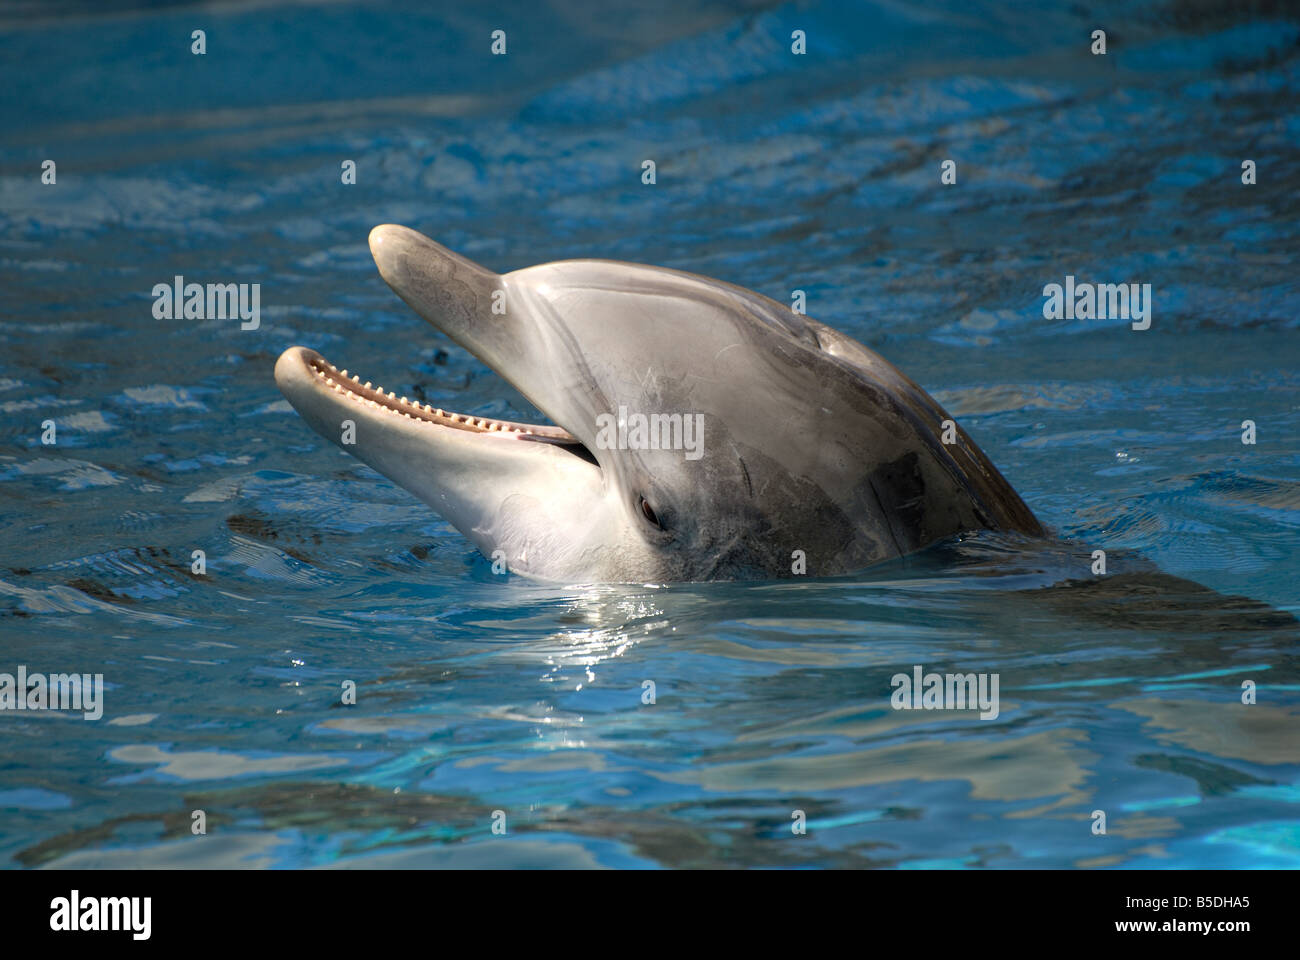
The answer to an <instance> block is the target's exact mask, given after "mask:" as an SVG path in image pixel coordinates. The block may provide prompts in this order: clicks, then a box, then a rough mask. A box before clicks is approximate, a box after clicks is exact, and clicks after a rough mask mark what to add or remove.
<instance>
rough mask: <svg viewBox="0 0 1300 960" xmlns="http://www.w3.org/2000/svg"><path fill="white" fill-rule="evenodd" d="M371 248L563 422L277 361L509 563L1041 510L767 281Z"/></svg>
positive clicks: (940, 530) (294, 393)
mask: <svg viewBox="0 0 1300 960" xmlns="http://www.w3.org/2000/svg"><path fill="white" fill-rule="evenodd" d="M370 249H371V252H372V254H373V255H374V258H375V262H376V264H377V265H378V267H379V272H380V274H381V275H382V276H383V278H384V280H385V281H386V282H387V283H388V285H389V286H390V287H392V289H393V290H394V291H395V292H396V293H397V294H398V295H399V296H400V297H401V298H402V299H403V300H405V301H406V302H407V303H408V304H409V305H410V306H411V307H412V308H413V309H414V310H415V311H416V313H418V314H420V315H421V316H422V317H424V318H425V319H426V320H427V321H429V322H430V323H431V324H433V326H435V327H437V328H438V329H439V330H441V331H442V332H443V333H444V334H446V335H447V336H448V337H450V338H451V339H452V340H453V341H455V342H456V343H458V344H460V345H461V346H462V347H464V348H465V349H467V350H469V351H470V352H471V353H473V354H474V355H475V356H477V357H478V358H479V359H480V360H482V361H483V362H484V363H485V364H487V365H488V366H489V367H491V368H492V369H493V370H494V371H496V372H497V373H498V374H500V375H501V376H502V377H503V378H504V379H505V380H507V381H509V382H510V383H511V384H512V385H513V386H514V387H515V388H516V389H518V390H519V392H520V393H522V394H523V395H524V396H525V397H526V398H527V399H528V400H529V401H530V402H532V403H533V405H534V406H536V407H537V409H538V410H540V411H541V412H542V413H543V414H544V415H545V416H546V417H548V418H549V419H550V420H551V421H552V425H534V424H522V423H511V422H506V421H492V420H484V419H477V418H472V417H466V416H463V415H460V414H455V413H451V412H447V411H443V410H440V409H434V408H431V407H429V406H427V405H424V404H419V403H416V402H414V401H410V400H407V399H406V398H404V397H403V398H398V397H396V396H395V395H394V394H392V393H384V391H383V390H382V389H381V388H378V387H375V386H373V385H371V384H370V383H369V382H363V381H362V380H361V379H360V377H357V376H352V377H349V376H348V374H347V371H346V370H339V369H338V368H336V367H335V366H334V365H332V364H330V363H329V362H328V361H326V360H325V359H324V358H323V357H321V356H320V355H319V354H317V353H315V352H314V351H311V350H307V349H305V348H302V347H291V348H290V349H289V350H287V351H285V353H284V354H283V355H282V356H281V357H280V359H279V360H278V361H277V363H276V369H275V377H276V382H277V383H278V384H279V386H280V389H281V390H282V391H283V392H284V394H285V396H286V397H287V398H288V399H289V402H290V403H291V404H292V405H293V406H294V408H295V409H296V410H297V411H298V412H299V413H300V414H301V415H302V416H303V418H304V419H306V420H307V422H308V423H309V424H310V425H311V426H312V427H313V428H314V429H315V430H316V431H317V432H319V433H321V434H322V435H323V436H325V437H327V438H329V439H330V440H333V441H334V442H335V443H339V444H340V445H341V446H342V447H343V449H345V450H347V451H348V452H350V453H353V454H355V455H356V456H357V457H358V458H360V459H361V460H363V461H365V462H366V463H368V464H370V465H371V466H372V467H374V468H375V469H376V470H378V471H379V472H380V473H383V474H384V475H386V476H388V477H389V478H391V479H393V480H394V481H395V482H397V483H398V484H400V485H401V486H402V487H404V488H406V489H407V490H409V491H411V492H412V493H413V494H415V495H416V496H417V497H419V498H420V499H421V500H423V501H424V502H425V503H427V504H429V505H430V506H431V507H432V508H433V509H434V510H436V511H437V512H438V513H440V514H441V515H442V516H443V517H444V518H445V519H447V521H448V522H450V523H451V524H452V525H453V526H455V527H456V528H457V529H458V530H460V531H461V532H462V533H463V534H465V536H467V537H468V538H469V539H470V540H471V541H473V542H474V544H475V545H476V546H477V547H478V548H479V550H480V551H481V552H482V553H483V554H484V555H485V556H488V557H495V558H499V559H504V560H505V561H506V563H507V565H508V567H509V568H510V569H511V570H512V571H515V572H518V573H523V574H525V575H529V576H532V577H536V578H539V579H545V580H555V581H565V582H593V581H605V582H613V581H639V582H647V581H653V582H663V581H671V580H708V579H735V578H752V577H779V576H789V575H791V573H792V572H793V573H802V572H805V571H806V572H807V573H810V574H814V575H817V574H821V575H828V574H836V573H844V572H848V571H851V570H854V569H858V568H861V567H864V566H867V565H869V564H871V563H873V562H876V561H879V560H884V559H887V558H889V557H894V556H899V555H902V554H905V553H908V552H910V551H912V550H916V549H919V548H920V547H923V546H925V545H926V544H928V543H931V542H933V541H935V540H937V539H940V538H942V537H946V536H950V535H952V534H955V533H959V532H961V531H964V530H974V529H979V528H993V529H1012V530H1019V531H1023V532H1026V533H1030V534H1038V533H1041V528H1040V527H1039V526H1038V523H1037V521H1036V520H1035V519H1034V517H1033V514H1032V513H1030V511H1029V510H1028V508H1027V507H1025V505H1024V503H1023V502H1021V500H1020V498H1019V497H1018V496H1017V495H1016V494H1015V492H1014V491H1013V490H1012V489H1011V488H1010V486H1009V485H1008V484H1007V483H1006V481H1005V480H1004V479H1003V478H1002V476H1001V475H1000V474H999V473H998V472H997V470H996V469H995V468H994V467H993V466H992V464H991V463H989V461H988V460H987V458H986V457H985V456H984V454H983V453H982V452H981V451H980V450H979V448H978V447H976V446H975V445H974V443H973V442H972V441H971V440H970V439H969V438H968V437H967V436H966V435H965V433H964V432H962V431H961V430H960V428H957V427H956V425H955V424H952V423H951V418H949V417H948V416H947V414H946V413H944V411H943V410H942V409H941V408H940V407H939V406H938V404H936V403H935V401H934V400H933V399H931V398H930V397H929V396H928V395H927V394H925V392H924V391H923V390H921V388H920V387H918V386H917V385H916V384H914V383H912V381H910V380H908V379H907V378H906V377H905V376H904V375H903V374H902V373H900V372H899V371H898V370H897V369H895V368H894V367H893V366H892V365H890V364H889V363H888V362H887V361H885V360H883V359H882V358H881V357H879V356H877V355H876V354H874V353H873V352H871V351H870V350H868V349H867V348H866V347H863V346H862V345H860V344H858V343H856V342H854V341H852V340H850V339H849V338H847V337H844V336H843V335H841V334H839V333H836V332H835V331H833V330H831V329H830V328H828V327H825V326H823V325H821V324H818V323H816V322H814V321H812V320H810V319H808V318H806V317H803V316H801V315H798V314H795V313H793V312H791V310H790V309H789V308H787V307H785V306H784V305H782V304H780V303H777V302H776V301H773V300H770V299H768V298H766V297H763V296H760V295H758V294H755V293H753V292H751V291H748V290H745V289H743V288H740V287H736V286H733V285H731V284H727V283H723V282H720V281H716V280H711V279H708V278H705V277H700V276H695V275H693V274H688V273H682V272H679V271H675V270H667V269H662V268H658V267H650V266H642V265H636V264H627V263H618V262H614V261H604V260H573V261H563V262H558V263H548V264H542V265H540V266H535V267H529V268H527V269H523V270H517V271H515V272H513V273H507V274H504V275H497V274H495V273H493V272H491V271H489V270H487V269H485V268H483V267H481V266H479V265H478V264H475V263H473V262H471V261H469V260H467V259H465V258H464V257H461V256H460V255H458V254H456V253H454V252H452V251H450V250H448V249H446V248H445V247H442V246H440V245H439V244H437V243H435V242H434V241H433V240H430V239H429V238H428V237H425V236H423V235H422V234H419V233H417V232H415V231H413V230H410V229H407V228H405V227H400V226H393V225H384V226H380V227H376V228H375V229H374V230H373V231H372V232H371V234H370ZM345 421H350V422H351V425H352V429H351V433H350V434H349V433H347V427H345V425H344V422H345ZM349 440H350V441H351V442H348V441H349ZM944 441H947V442H944ZM801 565H802V569H800V566H801Z"/></svg>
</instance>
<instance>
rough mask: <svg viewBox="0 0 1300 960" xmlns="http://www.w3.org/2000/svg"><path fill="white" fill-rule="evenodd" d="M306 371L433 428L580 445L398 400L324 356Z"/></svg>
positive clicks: (560, 435)
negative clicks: (349, 373) (513, 435)
mask: <svg viewBox="0 0 1300 960" xmlns="http://www.w3.org/2000/svg"><path fill="white" fill-rule="evenodd" d="M306 363H307V368H308V369H309V370H310V371H311V372H312V374H313V375H314V376H315V377H316V379H317V380H318V381H320V382H321V384H323V385H324V386H326V387H329V388H330V389H331V390H332V391H333V392H334V393H337V394H338V395H339V396H341V397H343V398H344V399H346V400H349V401H351V402H353V403H356V404H358V405H360V406H364V407H368V408H370V409H372V410H382V411H385V412H387V413H390V414H392V415H393V416H398V417H405V418H406V419H408V420H414V421H417V422H423V423H427V424H429V425H430V426H438V427H452V428H455V429H457V430H468V431H471V432H475V433H500V434H503V435H510V434H515V435H518V436H531V437H546V438H551V439H558V440H568V441H572V442H575V443H576V442H577V441H576V438H575V437H573V436H572V435H571V434H570V433H569V432H568V431H566V430H563V429H561V428H559V427H544V426H535V425H529V424H524V423H513V422H511V421H508V420H490V419H488V418H486V417H471V416H469V415H467V414H459V413H452V412H451V411H448V410H443V409H442V408H441V407H432V406H430V405H429V404H427V403H423V404H422V403H420V402H418V401H416V400H409V399H407V398H406V397H399V396H397V395H396V394H395V393H393V392H392V391H389V392H388V393H385V392H384V390H383V388H382V387H379V386H375V385H374V384H372V383H371V382H370V381H369V380H367V381H365V382H364V383H362V381H361V378H360V376H356V375H354V376H352V377H351V378H349V377H348V372H347V370H340V369H339V368H338V367H336V366H334V364H332V363H330V362H329V361H327V360H326V359H325V358H324V357H320V356H314V357H309V358H307V360H306Z"/></svg>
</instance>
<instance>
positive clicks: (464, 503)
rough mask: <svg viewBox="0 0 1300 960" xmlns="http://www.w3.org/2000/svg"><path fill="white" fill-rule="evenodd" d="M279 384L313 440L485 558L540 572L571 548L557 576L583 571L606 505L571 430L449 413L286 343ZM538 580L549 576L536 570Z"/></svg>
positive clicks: (612, 513) (613, 518)
mask: <svg viewBox="0 0 1300 960" xmlns="http://www.w3.org/2000/svg"><path fill="white" fill-rule="evenodd" d="M275 379H276V383H277V384H278V385H279V387H280V389H281V391H282V392H283V393H284V395H285V397H286V398H287V399H288V400H289V403H290V404H291V405H292V406H293V407H294V409H295V410H296V411H297V412H298V413H299V414H300V415H301V416H302V418H303V419H304V420H305V421H306V422H307V423H308V425H309V426H310V427H311V428H312V429H313V430H314V431H315V432H316V433H318V434H319V435H320V436H322V437H324V438H325V439H327V440H330V441H331V442H332V443H334V444H336V445H337V446H339V447H340V449H342V450H343V451H345V452H347V453H350V454H352V455H353V456H355V457H357V458H358V459H359V460H361V461H362V462H364V463H366V464H367V465H368V466H370V467H372V468H373V469H375V470H377V471H378V472H379V473H381V474H383V475H384V476H386V477H388V478H389V479H390V480H392V481H393V482H394V483H396V484H398V485H399V486H401V487H403V488H405V489H406V490H408V491H410V492H411V493H412V494H414V495H415V496H416V497H418V498H419V499H420V500H422V501H424V502H425V503H426V504H428V505H429V506H430V507H432V508H433V509H434V510H435V511H437V512H438V513H439V514H440V515H442V516H443V518H444V519H446V520H447V522H449V523H450V524H451V525H452V526H454V527H455V528H456V529H457V530H459V531H460V532H461V533H462V534H464V535H465V536H466V537H467V538H468V539H470V540H471V541H472V542H473V543H474V545H475V546H476V547H477V548H478V549H479V550H480V551H481V552H482V553H483V555H484V556H485V557H488V558H489V559H503V560H504V561H505V564H506V566H507V567H508V568H509V569H510V570H513V571H517V572H521V573H529V574H530V575H533V576H538V575H539V572H535V571H534V570H533V563H534V559H533V558H539V557H552V558H553V555H554V552H555V551H554V545H555V544H560V543H564V544H567V545H568V551H567V552H568V554H569V555H568V556H567V557H566V558H565V559H566V561H567V562H565V563H563V564H561V565H560V569H561V570H562V572H563V573H564V574H566V575H567V574H568V573H570V568H572V572H573V573H575V574H578V573H580V572H581V569H580V568H581V563H582V550H583V547H582V545H583V543H584V542H592V541H594V540H595V539H598V538H599V537H600V536H602V535H606V534H607V531H606V530H605V529H604V527H606V526H607V525H608V524H609V523H616V522H618V519H619V512H618V511H616V510H614V509H612V505H611V503H610V495H609V491H608V490H607V489H606V485H605V482H604V478H603V477H602V475H601V470H600V468H599V467H598V466H597V465H596V464H595V461H594V459H592V458H590V455H589V454H587V455H584V454H586V451H585V448H584V447H582V446H581V445H580V444H578V443H577V441H576V440H574V439H573V437H572V435H571V434H569V433H568V432H567V431H565V430H563V429H561V428H559V427H554V426H546V425H540V424H525V423H514V422H511V421H505V420H491V419H488V418H482V417H472V416H468V415H464V414H457V413H451V412H449V411H445V410H442V409H439V408H436V407H432V406H431V405H428V404H422V403H417V402H416V401H414V400H409V399H407V398H405V397H398V396H396V395H395V394H393V393H385V392H384V391H383V390H382V389H380V388H379V387H376V386H374V385H373V384H370V383H368V382H364V381H361V380H360V378H359V377H358V378H356V379H353V378H352V377H350V376H348V375H346V373H345V372H344V371H343V370H340V369H338V368H336V367H335V366H334V365H333V364H330V363H329V362H328V361H327V360H325V358H324V357H322V356H321V355H320V354H319V353H316V352H315V351H314V350H309V349H307V348H304V347H290V348H289V349H288V350H286V351H285V352H284V353H283V354H282V355H281V356H280V358H279V360H277V362H276V366H275ZM543 573H544V572H543Z"/></svg>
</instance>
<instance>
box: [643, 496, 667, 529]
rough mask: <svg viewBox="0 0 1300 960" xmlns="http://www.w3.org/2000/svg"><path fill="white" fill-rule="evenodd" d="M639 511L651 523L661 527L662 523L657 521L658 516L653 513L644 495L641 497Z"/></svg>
mask: <svg viewBox="0 0 1300 960" xmlns="http://www.w3.org/2000/svg"><path fill="white" fill-rule="evenodd" d="M641 513H642V515H643V516H644V517H645V518H646V519H647V520H649V521H650V522H651V523H653V524H654V525H655V526H656V527H658V528H659V529H660V530H662V529H663V524H661V523H660V522H659V517H658V516H656V515H655V512H654V508H653V507H651V506H650V504H649V503H648V502H646V498H645V497H642V498H641Z"/></svg>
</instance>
